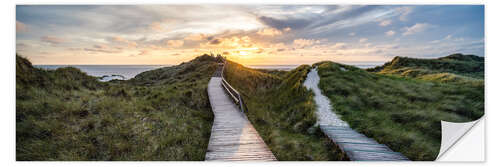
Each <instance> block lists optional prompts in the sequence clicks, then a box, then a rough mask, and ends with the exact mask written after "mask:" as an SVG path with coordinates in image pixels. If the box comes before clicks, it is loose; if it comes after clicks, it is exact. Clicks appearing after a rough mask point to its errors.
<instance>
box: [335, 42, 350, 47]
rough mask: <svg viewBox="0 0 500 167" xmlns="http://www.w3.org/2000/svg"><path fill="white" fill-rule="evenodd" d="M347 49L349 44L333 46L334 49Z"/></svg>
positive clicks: (341, 43)
mask: <svg viewBox="0 0 500 167" xmlns="http://www.w3.org/2000/svg"><path fill="white" fill-rule="evenodd" d="M345 48H347V44H346V43H343V42H338V43H335V45H333V46H332V49H345Z"/></svg>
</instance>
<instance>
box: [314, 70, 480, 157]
mask: <svg viewBox="0 0 500 167" xmlns="http://www.w3.org/2000/svg"><path fill="white" fill-rule="evenodd" d="M314 66H315V67H317V68H318V72H319V75H320V77H321V80H320V84H319V87H320V89H321V90H322V92H323V93H324V94H325V95H326V96H328V97H329V99H330V100H331V102H332V105H333V110H334V112H336V113H337V114H339V115H341V118H342V119H343V120H345V121H347V122H348V123H349V125H350V126H351V127H352V128H354V129H355V130H356V131H358V132H361V133H363V134H365V135H367V136H368V137H372V138H374V139H375V140H377V141H378V142H380V143H384V144H387V145H388V146H389V147H390V148H391V149H393V150H394V151H398V152H401V153H403V154H404V155H406V156H407V157H408V158H410V159H411V160H434V159H435V158H436V156H437V155H438V153H439V148H440V140H441V124H440V121H441V120H445V121H451V122H465V121H472V120H475V119H478V118H480V117H481V116H482V115H483V114H484V84H482V83H483V82H482V81H481V82H473V83H469V82H443V81H441V80H432V81H429V80H424V79H420V78H418V77H410V76H404V75H386V74H383V73H370V72H367V71H365V70H362V69H359V68H356V67H353V66H348V65H342V64H337V63H333V62H319V63H316V64H314ZM413 67H416V68H422V67H418V66H417V65H414V66H413ZM398 68H406V66H400V67H398ZM422 69H423V68H422ZM378 71H380V69H379V70H378ZM435 74H436V75H438V74H439V73H435Z"/></svg>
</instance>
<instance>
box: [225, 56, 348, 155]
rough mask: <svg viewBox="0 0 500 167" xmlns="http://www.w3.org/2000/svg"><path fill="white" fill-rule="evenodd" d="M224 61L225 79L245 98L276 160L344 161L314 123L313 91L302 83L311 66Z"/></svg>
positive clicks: (250, 115) (253, 119)
mask: <svg viewBox="0 0 500 167" xmlns="http://www.w3.org/2000/svg"><path fill="white" fill-rule="evenodd" d="M227 62H228V63H227V64H226V67H225V71H224V76H225V78H226V79H227V81H228V82H229V83H230V84H231V85H232V86H234V87H235V88H236V89H237V90H238V91H239V92H240V93H241V94H242V96H243V97H244V100H245V103H246V104H247V107H248V112H247V113H246V115H247V116H248V118H249V119H250V121H251V122H252V124H253V125H254V127H255V128H256V130H257V131H258V132H259V134H260V136H261V137H262V138H263V139H264V141H265V142H266V144H267V145H268V146H269V148H270V149H271V151H272V152H273V154H274V155H275V156H276V158H277V159H278V160H281V161H283V160H287V161H303V160H319V161H326V160H346V156H345V155H344V154H343V153H341V151H340V149H338V148H337V147H336V146H335V144H333V142H332V141H331V140H330V139H328V138H327V137H326V136H325V135H324V134H323V133H322V132H321V131H320V130H319V127H318V126H315V123H316V115H315V113H314V111H315V108H316V106H315V103H314V101H313V94H312V92H311V91H309V90H307V89H306V88H305V87H304V86H303V85H302V83H303V82H304V80H305V77H306V76H307V73H308V71H309V70H310V68H311V67H310V66H306V65H304V66H300V67H298V68H296V69H294V70H292V71H289V72H286V71H277V70H256V69H250V68H247V67H244V66H242V65H240V64H237V63H234V62H232V61H227Z"/></svg>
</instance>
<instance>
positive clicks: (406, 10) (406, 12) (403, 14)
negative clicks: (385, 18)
mask: <svg viewBox="0 0 500 167" xmlns="http://www.w3.org/2000/svg"><path fill="white" fill-rule="evenodd" d="M396 10H397V11H399V12H400V13H401V15H399V20H401V21H408V15H409V14H410V13H411V12H413V8H411V7H407V6H405V7H400V8H397V9H396Z"/></svg>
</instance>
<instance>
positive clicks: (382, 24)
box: [378, 20, 392, 27]
mask: <svg viewBox="0 0 500 167" xmlns="http://www.w3.org/2000/svg"><path fill="white" fill-rule="evenodd" d="M391 23H392V21H391V20H383V21H381V22H380V23H379V24H378V25H379V26H382V27H385V26H388V25H390V24H391Z"/></svg>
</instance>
